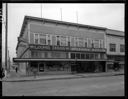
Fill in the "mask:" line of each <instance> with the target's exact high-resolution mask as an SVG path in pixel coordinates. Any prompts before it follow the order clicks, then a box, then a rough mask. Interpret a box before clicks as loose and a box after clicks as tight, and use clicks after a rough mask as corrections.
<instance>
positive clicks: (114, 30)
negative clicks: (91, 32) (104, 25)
mask: <svg viewBox="0 0 128 99" xmlns="http://www.w3.org/2000/svg"><path fill="white" fill-rule="evenodd" d="M107 30H112V31H117V32H123V33H124V31H121V30H115V29H107Z"/></svg>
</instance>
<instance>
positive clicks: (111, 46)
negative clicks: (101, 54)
mask: <svg viewBox="0 0 128 99" xmlns="http://www.w3.org/2000/svg"><path fill="white" fill-rule="evenodd" d="M110 51H111V52H115V51H116V44H110Z"/></svg>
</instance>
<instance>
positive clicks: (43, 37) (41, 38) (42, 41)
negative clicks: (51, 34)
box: [39, 34, 46, 45]
mask: <svg viewBox="0 0 128 99" xmlns="http://www.w3.org/2000/svg"><path fill="white" fill-rule="evenodd" d="M39 38H40V44H41V45H46V35H44V34H40V35H39Z"/></svg>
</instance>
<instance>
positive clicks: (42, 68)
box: [39, 63, 44, 72]
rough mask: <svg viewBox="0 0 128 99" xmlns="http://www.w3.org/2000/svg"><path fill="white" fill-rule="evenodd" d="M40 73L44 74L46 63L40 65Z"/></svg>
mask: <svg viewBox="0 0 128 99" xmlns="http://www.w3.org/2000/svg"><path fill="white" fill-rule="evenodd" d="M39 72H44V63H39Z"/></svg>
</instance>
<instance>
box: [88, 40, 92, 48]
mask: <svg viewBox="0 0 128 99" xmlns="http://www.w3.org/2000/svg"><path fill="white" fill-rule="evenodd" d="M88 47H89V48H91V47H92V39H91V38H88Z"/></svg>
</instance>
